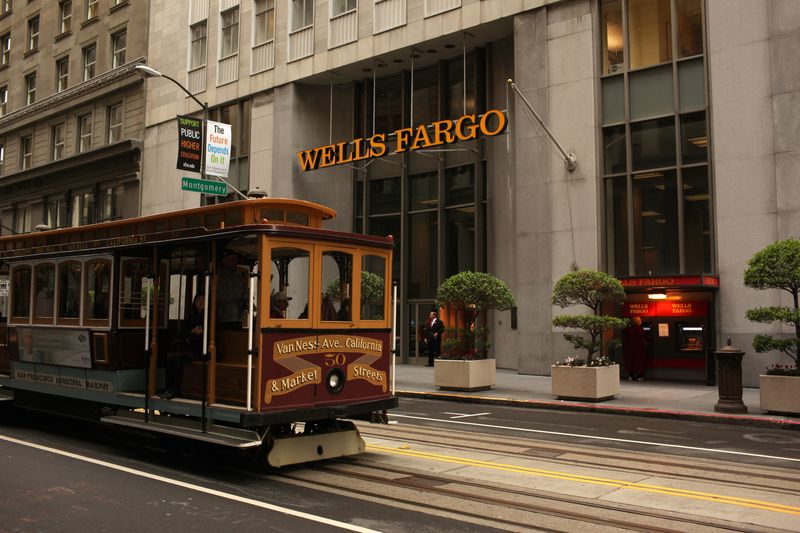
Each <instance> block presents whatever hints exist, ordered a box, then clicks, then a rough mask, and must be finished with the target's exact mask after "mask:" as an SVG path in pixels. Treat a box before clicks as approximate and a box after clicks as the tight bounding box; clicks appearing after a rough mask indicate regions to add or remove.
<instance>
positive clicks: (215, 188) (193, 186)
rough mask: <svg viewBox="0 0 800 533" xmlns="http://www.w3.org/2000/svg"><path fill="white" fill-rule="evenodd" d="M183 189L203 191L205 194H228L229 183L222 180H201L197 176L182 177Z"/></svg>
mask: <svg viewBox="0 0 800 533" xmlns="http://www.w3.org/2000/svg"><path fill="white" fill-rule="evenodd" d="M181 189H183V190H184V191H192V192H202V193H205V194H218V195H220V196H225V195H226V194H228V184H227V183H224V182H221V181H210V180H201V179H197V178H187V177H185V176H184V177H183V178H181Z"/></svg>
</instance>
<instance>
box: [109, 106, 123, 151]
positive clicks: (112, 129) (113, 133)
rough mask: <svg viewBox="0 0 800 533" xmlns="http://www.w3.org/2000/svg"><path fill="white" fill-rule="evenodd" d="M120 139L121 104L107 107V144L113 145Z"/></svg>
mask: <svg viewBox="0 0 800 533" xmlns="http://www.w3.org/2000/svg"><path fill="white" fill-rule="evenodd" d="M120 139H122V104H114V105H112V106H109V107H108V142H109V144H110V143H115V142H117V141H119V140H120Z"/></svg>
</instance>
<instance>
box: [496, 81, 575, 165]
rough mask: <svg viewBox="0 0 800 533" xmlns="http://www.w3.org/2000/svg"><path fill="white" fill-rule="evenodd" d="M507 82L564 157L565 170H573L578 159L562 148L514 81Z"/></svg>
mask: <svg viewBox="0 0 800 533" xmlns="http://www.w3.org/2000/svg"><path fill="white" fill-rule="evenodd" d="M507 83H508V86H509V87H511V89H512V90H513V91H514V92H515V93H516V94H517V95H519V97H520V98H521V99H522V101H523V102H524V103H525V107H527V108H528V110H529V111H530V112H531V113H532V114H533V116H534V117H535V118H536V121H537V122H538V123H539V125H540V126H541V127H542V129H543V130H544V131H545V133H547V136H548V137H550V140H551V141H553V144H555V146H556V148H558V151H559V152H561V156H562V157H563V158H564V163H566V165H567V170H569V171H570V172H572V171H574V170H575V169H576V168H577V166H578V159H577V158H576V157H575V154H573V153H571V152H570V153H567V151H566V150H564V148H563V147H562V146H561V143H559V142H558V141H557V140H556V138H555V136H554V135H553V133H552V132H551V131H550V129H549V128H548V127H547V126H546V125H545V123H544V121H543V120H542V117H540V116H539V113H537V112H536V110H535V109H534V108H533V106H532V105H531V103H530V102H529V101H528V99H527V98H525V95H524V94H522V91H520V90H519V87H517V85H516V84H515V83H514V80H512V79H511V78H509V79H508V82H507Z"/></svg>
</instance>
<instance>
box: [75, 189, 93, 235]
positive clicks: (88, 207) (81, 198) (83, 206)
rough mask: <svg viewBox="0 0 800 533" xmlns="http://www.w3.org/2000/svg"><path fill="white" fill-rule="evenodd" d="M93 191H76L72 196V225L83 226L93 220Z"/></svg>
mask: <svg viewBox="0 0 800 533" xmlns="http://www.w3.org/2000/svg"><path fill="white" fill-rule="evenodd" d="M94 204H95V202H94V193H93V192H91V191H89V192H84V193H78V194H76V195H74V196H73V197H72V220H71V225H72V227H75V226H85V225H87V224H93V223H94V222H95V205H94Z"/></svg>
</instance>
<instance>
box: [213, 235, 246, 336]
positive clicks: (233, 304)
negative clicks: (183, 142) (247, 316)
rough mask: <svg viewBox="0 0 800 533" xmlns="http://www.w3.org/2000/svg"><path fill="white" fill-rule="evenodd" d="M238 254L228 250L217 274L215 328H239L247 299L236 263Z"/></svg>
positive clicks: (237, 262)
mask: <svg viewBox="0 0 800 533" xmlns="http://www.w3.org/2000/svg"><path fill="white" fill-rule="evenodd" d="M238 264H239V256H238V255H237V254H236V252H234V251H232V250H228V251H226V252H225V254H224V255H223V256H222V268H220V269H219V272H218V274H217V320H216V322H217V329H218V330H223V329H241V328H242V316H243V311H244V309H245V303H246V302H247V299H246V297H245V284H244V280H243V279H242V274H241V272H239V269H238V268H237V265H238Z"/></svg>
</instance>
